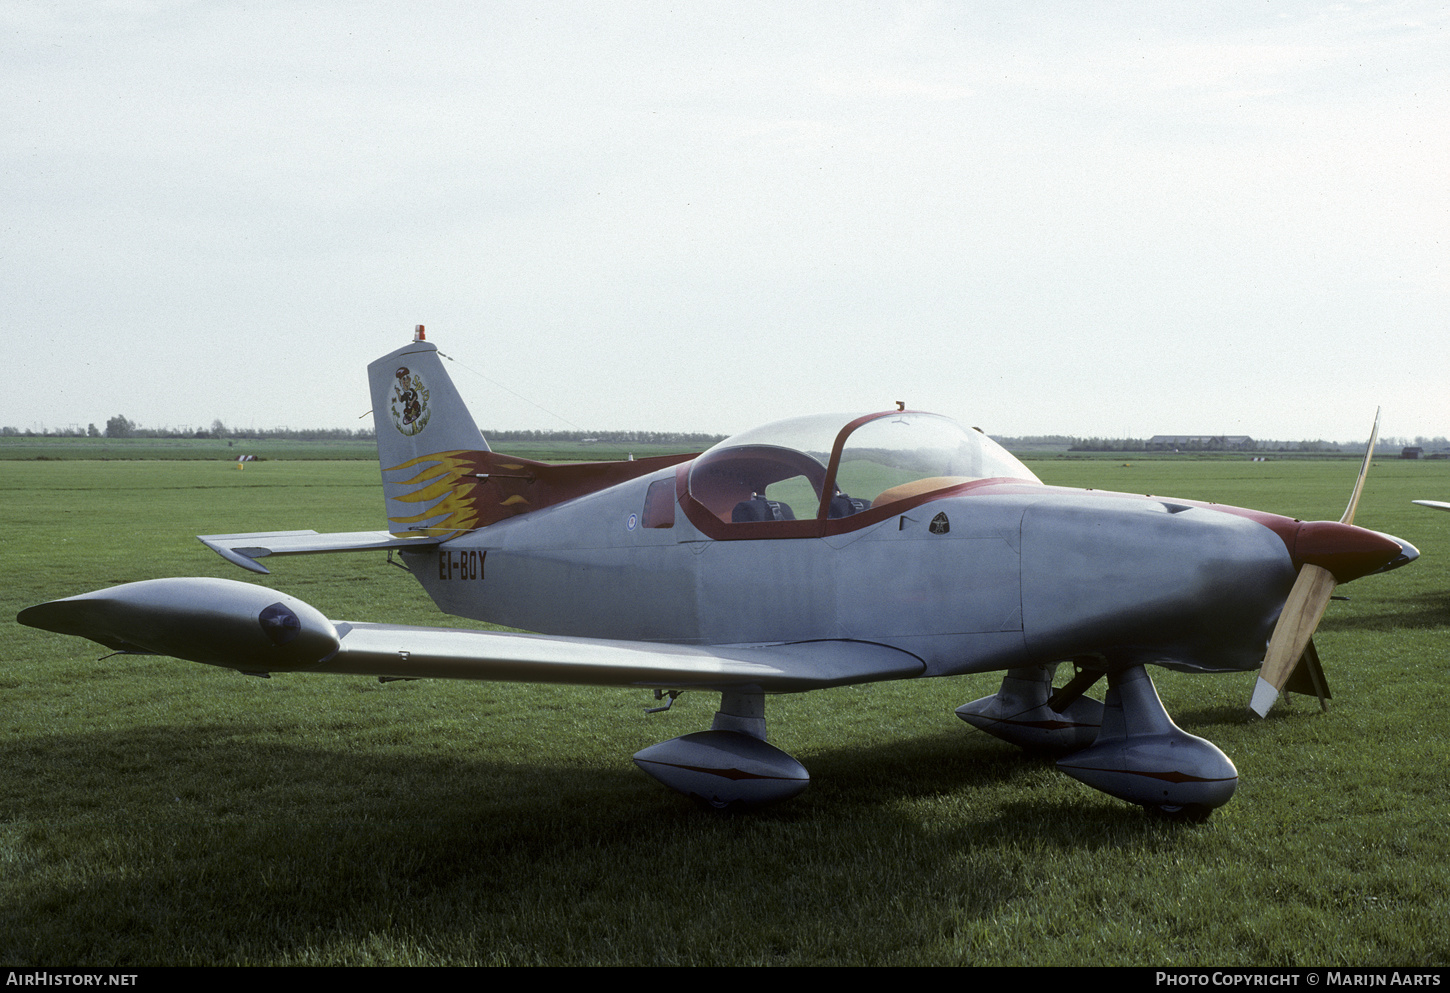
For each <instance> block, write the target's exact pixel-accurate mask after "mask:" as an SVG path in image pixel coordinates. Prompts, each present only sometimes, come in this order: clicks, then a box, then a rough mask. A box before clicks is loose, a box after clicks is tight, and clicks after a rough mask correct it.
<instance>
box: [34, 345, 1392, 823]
mask: <svg viewBox="0 0 1450 993" xmlns="http://www.w3.org/2000/svg"><path fill="white" fill-rule="evenodd" d="M368 376H369V381H370V384H371V390H372V408H373V415H374V419H375V423H376V427H377V441H378V454H379V458H380V460H381V470H382V480H383V490H384V497H385V501H386V517H387V530H385V531H376V532H362V533H347V534H318V533H317V532H315V531H282V532H268V533H260V534H231V535H205V536H202V537H201V541H202V542H204V543H205V544H206V545H207V546H208V547H209V548H212V549H214V550H215V551H216V552H218V553H219V554H221V555H222V556H223V557H224V558H226V559H228V560H229V561H231V562H233V563H235V564H237V565H239V566H241V567H243V568H245V569H249V570H252V571H253V572H259V573H265V572H267V571H268V570H267V569H266V568H265V567H264V566H263V565H262V564H261V563H260V561H259V560H261V559H263V558H266V557H268V556H274V555H290V554H303V553H324V552H345V551H356V550H365V549H388V550H390V551H389V554H390V555H391V554H392V552H393V551H397V552H398V553H399V554H400V555H401V558H402V561H403V563H405V564H406V566H407V568H408V569H409V570H410V571H411V572H412V573H413V575H414V576H415V577H416V578H417V580H418V582H419V583H420V584H422V586H423V588H424V590H426V591H427V592H428V594H429V595H430V596H431V597H432V598H433V600H434V602H435V603H436V604H437V605H438V606H439V607H440V608H442V609H443V610H444V611H446V612H447V613H450V614H456V615H459V616H462V617H468V618H473V619H476V620H480V621H491V622H495V623H498V624H502V625H507V626H511V627H515V628H522V629H525V630H528V631H537V632H542V633H540V634H511V633H503V632H496V631H466V630H453V629H439V628H428V627H409V626H399V625H384V624H368V623H360V622H353V621H333V620H329V619H328V618H327V617H325V616H323V615H322V613H320V612H319V611H318V610H316V609H315V608H313V607H311V606H310V605H308V604H306V603H304V602H303V601H301V600H298V599H296V598H295V597H291V596H287V595H285V594H281V593H278V592H276V591H274V590H271V589H268V588H265V587H261V586H257V585H253V584H249V583H241V582H234V581H232V580H226V579H215V578H178V579H153V580H147V581H143V582H136V583H128V584H126V585H123V586H116V587H112V588H110V589H105V590H100V591H97V592H93V593H86V594H83V595H80V596H73V597H69V598H66V599H63V600H54V601H51V602H49V603H43V604H40V605H38V606H34V607H30V608H28V609H26V610H23V611H21V613H20V615H19V618H18V619H19V620H20V621H21V622H22V623H25V624H28V625H31V626H34V627H38V628H44V629H47V630H50V631H56V632H60V633H63V634H71V635H79V636H81V637H85V638H89V639H91V640H93V641H96V642H99V643H100V644H102V645H104V646H106V647H107V648H110V649H113V650H115V651H119V652H132V653H143V654H157V655H170V656H174V657H176V658H180V659H187V660H190V661H194V662H203V663H206V664H209V665H215V666H223V667H227V668H232V669H236V670H239V671H241V672H244V673H249V674H254V675H265V674H269V673H273V672H317V673H351V674H363V675H370V676H377V677H379V678H381V679H384V680H387V679H405V678H447V679H484V680H519V681H526V682H559V683H582V684H597V685H620V686H637V687H642V688H647V689H653V690H654V691H655V697H656V698H657V699H662V698H663V694H665V693H668V694H669V697H670V701H671V702H673V700H674V698H675V696H676V695H677V694H678V693H679V692H681V691H685V690H708V691H712V692H718V693H719V694H720V701H721V702H720V708H719V711H718V712H717V713H716V714H715V717H714V720H713V722H712V724H711V727H710V729H709V730H702V731H698V732H695V733H693V734H686V735H684V736H682V737H678V738H674V739H671V740H669V741H665V742H662V743H660V744H657V745H654V746H651V747H649V748H646V749H644V750H642V751H640V752H639V753H637V754H636V755H635V756H634V760H635V762H636V764H638V765H639V767H640V768H641V769H643V770H644V771H645V772H647V773H649V774H650V775H651V776H654V777H655V778H656V779H658V780H659V781H660V782H662V783H663V784H665V785H666V786H669V787H671V788H673V789H675V790H678V791H679V792H681V793H684V794H686V795H690V796H695V797H698V798H699V799H701V800H703V801H705V802H706V803H708V804H711V805H715V806H721V807H724V806H752V805H756V804H763V803H769V802H774V801H779V800H784V799H787V798H789V797H792V796H795V795H796V794H798V793H799V792H800V791H801V790H803V789H804V788H805V787H806V785H807V784H808V782H809V778H810V777H809V775H808V773H807V772H806V770H805V768H804V767H802V766H801V764H800V763H799V762H797V761H796V760H795V759H794V758H792V757H791V756H789V755H787V754H786V753H785V752H783V751H780V750H779V749H777V748H775V747H774V746H773V745H770V744H768V743H767V741H766V722H765V698H766V696H767V695H770V694H775V693H794V692H800V691H804V690H813V689H822V688H826V687H832V686H843V685H847V684H851V683H864V682H871V681H875V680H886V679H916V678H921V677H925V676H952V675H960V674H966V673H980V672H988V671H1004V672H1005V675H1004V678H1003V680H1002V685H1001V688H1000V689H999V690H998V691H997V692H996V693H995V694H994V695H992V696H988V697H984V698H982V699H980V700H976V701H973V702H971V703H967V704H964V705H963V706H961V707H960V708H958V710H957V713H958V715H959V716H960V717H961V718H962V719H963V720H965V721H967V722H968V723H970V724H972V725H974V726H976V727H978V728H982V729H984V730H986V731H988V732H990V733H992V734H994V735H996V736H998V737H1000V738H1002V739H1004V740H1006V741H1008V742H1011V743H1013V744H1015V745H1018V746H1021V747H1024V748H1031V749H1044V750H1052V751H1057V752H1061V753H1065V754H1064V755H1063V756H1062V757H1061V758H1060V759H1059V760H1058V766H1059V767H1060V768H1061V769H1062V770H1063V771H1064V772H1066V773H1067V774H1068V775H1070V776H1073V777H1074V778H1076V779H1078V780H1081V781H1082V782H1084V783H1086V784H1087V785H1089V786H1092V787H1095V788H1096V789H1099V790H1102V791H1104V792H1106V793H1109V794H1111V795H1113V796H1115V797H1119V798H1121V799H1123V800H1126V801H1128V802H1130V803H1134V804H1140V805H1142V806H1144V807H1147V808H1149V809H1153V810H1157V811H1160V812H1162V813H1164V814H1166V815H1168V816H1170V817H1175V818H1181V819H1188V820H1199V819H1202V818H1204V817H1207V816H1208V814H1209V812H1210V811H1212V810H1213V809H1214V808H1215V807H1218V806H1220V805H1221V804H1223V803H1226V802H1227V801H1228V800H1229V798H1230V797H1231V796H1232V795H1233V792H1234V790H1235V788H1236V787H1237V784H1238V773H1237V770H1236V769H1235V768H1234V765H1233V763H1232V762H1231V761H1230V760H1229V759H1228V757H1227V756H1226V755H1224V753H1223V752H1221V751H1220V750H1219V749H1218V748H1217V747H1216V746H1214V745H1213V744H1212V743H1210V742H1208V741H1206V740H1204V739H1202V738H1199V737H1196V736H1194V735H1190V734H1188V733H1186V732H1184V731H1182V730H1180V729H1179V728H1178V727H1177V726H1176V725H1175V724H1174V723H1173V721H1172V720H1171V719H1170V718H1169V716H1168V714H1167V713H1166V711H1165V710H1164V708H1163V705H1162V703H1161V701H1160V700H1159V698H1158V694H1157V692H1156V691H1155V690H1154V687H1153V683H1152V681H1151V679H1150V678H1149V676H1148V672H1147V669H1146V667H1147V666H1149V665H1159V666H1164V667H1167V668H1171V669H1178V670H1186V671H1192V672H1227V671H1252V670H1254V669H1258V668H1260V666H1261V664H1262V670H1261V677H1260V679H1259V681H1258V686H1257V688H1256V689H1255V692H1254V696H1253V702H1252V706H1253V709H1254V710H1255V711H1256V712H1257V713H1259V714H1260V715H1261V716H1262V715H1264V714H1267V712H1268V708H1269V707H1270V706H1271V705H1272V703H1273V701H1274V699H1275V698H1276V697H1277V695H1278V693H1279V692H1280V691H1281V690H1283V689H1284V688H1285V686H1286V685H1288V686H1289V688H1290V689H1294V690H1296V691H1298V690H1300V689H1303V691H1304V692H1318V693H1319V694H1320V696H1321V699H1322V698H1323V697H1324V696H1325V695H1326V694H1327V690H1325V689H1324V683H1323V673H1322V671H1321V669H1320V666H1319V662H1318V656H1317V654H1316V652H1315V650H1314V645H1313V642H1312V640H1311V635H1312V634H1313V632H1314V628H1315V627H1316V626H1317V624H1318V622H1319V619H1320V617H1321V615H1322V614H1323V611H1324V608H1325V605H1326V604H1327V603H1328V601H1329V598H1330V594H1331V592H1332V591H1333V589H1334V586H1335V584H1337V583H1344V582H1348V581H1350V580H1353V579H1358V578H1360V577H1362V576H1367V575H1370V574H1373V573H1378V572H1385V571H1387V570H1389V569H1394V568H1397V567H1398V566H1401V565H1404V564H1405V563H1407V562H1410V561H1412V560H1414V559H1415V557H1416V556H1417V555H1418V554H1419V553H1418V552H1417V551H1416V550H1415V548H1414V547H1413V546H1411V545H1410V544H1408V543H1406V542H1403V541H1400V540H1399V539H1397V538H1392V537H1390V536H1388V535H1384V534H1380V533H1377V532H1374V531H1369V530H1366V529H1364V528H1360V527H1357V526H1354V525H1353V524H1352V520H1353V517H1354V511H1355V507H1356V505H1357V503H1358V500H1359V494H1360V491H1361V488H1362V486H1363V483H1364V476H1365V472H1366V471H1367V469H1368V467H1369V455H1368V454H1366V457H1365V462H1364V464H1363V466H1362V467H1361V469H1360V475H1359V478H1358V480H1357V482H1356V483H1355V486H1354V490H1353V495H1352V496H1351V499H1350V504H1349V508H1348V510H1347V511H1346V512H1345V514H1344V516H1343V518H1342V519H1341V520H1340V521H1299V520H1293V519H1290V518H1287V517H1281V516H1278V515H1275V514H1269V513H1263V512H1260V511H1255V510H1245V509H1241V508H1238V507H1228V506H1220V505H1214V504H1207V503H1200V502H1194V501H1191V500H1179V499H1169V498H1163V497H1156V496H1143V495H1137V494H1124V493H1111V492H1104V491H1095V490H1080V489H1069V488H1063V487H1056V486H1047V485H1044V484H1043V483H1042V482H1041V481H1040V480H1039V479H1038V478H1037V477H1036V476H1035V475H1034V474H1033V473H1032V472H1031V471H1030V470H1029V469H1027V467H1026V466H1024V465H1023V464H1022V463H1021V462H1019V461H1018V460H1017V459H1016V458H1014V457H1013V456H1012V455H1010V454H1009V453H1008V452H1007V451H1005V450H1004V449H1002V448H1001V447H1000V446H998V445H997V444H996V443H995V442H993V441H991V439H989V438H988V437H987V436H986V435H985V434H983V433H981V432H980V431H979V430H976V429H972V430H967V429H964V428H962V427H960V426H959V425H957V424H956V423H955V422H953V421H951V420H949V419H947V418H945V417H940V416H937V415H934V414H928V413H922V412H918V411H909V410H893V411H887V412H883V413H870V414H860V415H856V414H847V415H823V416H815V417H803V418H797V419H793V420H787V421H782V422H779V423H775V424H770V425H768V426H766V427H761V428H757V429H755V430H751V431H747V432H745V433H744V434H740V435H736V436H734V437H732V438H729V439H727V440H725V441H723V442H721V443H720V444H718V445H716V446H714V447H713V448H711V449H709V450H708V451H706V452H704V453H702V454H691V455H678V456H663V457H658V458H642V459H639V460H631V461H624V462H598V463H585V464H549V463H542V462H535V461H530V460H527V459H522V458H515V457H512V456H509V455H503V454H500V453H497V452H494V451H492V450H491V449H490V448H489V447H488V444H487V443H486V441H485V440H484V439H483V436H482V435H481V434H480V432H479V430H478V428H477V427H476V426H475V424H474V421H473V418H472V416H471V415H470V414H469V412H468V410H467V408H466V407H465V405H464V403H463V400H462V399H461V397H460V396H459V394H458V392H457V390H456V389H455V387H454V385H453V383H452V381H451V380H450V379H449V376H448V374H447V372H446V371H445V370H444V367H443V364H442V362H440V360H439V355H438V352H437V349H436V348H435V346H434V345H433V344H431V343H429V342H428V341H426V340H425V339H424V334H423V329H422V327H421V326H420V327H419V328H418V331H417V333H416V336H415V338H414V340H413V341H412V342H411V343H410V344H408V345H406V346H405V347H403V348H400V349H398V350H397V351H394V352H392V353H391V354H389V355H386V356H384V357H383V358H380V359H378V360H377V361H376V362H373V363H372V364H371V365H370V366H369V367H368ZM1377 426H1378V418H1376V427H1377ZM1373 449H1374V439H1373V437H1372V438H1371V439H1370V452H1373ZM1266 645H1267V652H1266ZM1062 662H1071V663H1072V664H1073V666H1074V668H1075V671H1076V675H1075V676H1074V677H1073V678H1072V679H1071V680H1070V681H1068V682H1067V683H1066V685H1065V686H1063V687H1062V688H1060V689H1056V690H1054V688H1053V675H1054V672H1055V670H1056V668H1057V666H1058V665H1059V663H1062ZM1291 674H1296V679H1297V680H1303V682H1302V683H1300V682H1295V683H1291V682H1290V676H1291ZM1104 677H1106V679H1107V692H1106V695H1105V699H1104V701H1103V702H1101V703H1099V702H1098V701H1096V700H1093V699H1091V698H1089V697H1087V696H1085V695H1084V693H1085V691H1086V690H1087V689H1088V688H1089V687H1090V686H1091V685H1092V684H1093V683H1095V682H1096V681H1097V680H1099V679H1102V678H1104Z"/></svg>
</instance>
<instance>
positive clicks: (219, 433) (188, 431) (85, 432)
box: [0, 414, 374, 441]
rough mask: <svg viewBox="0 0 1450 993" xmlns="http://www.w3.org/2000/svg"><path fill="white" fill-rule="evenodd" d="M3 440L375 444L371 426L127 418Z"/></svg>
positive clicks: (18, 433) (28, 431)
mask: <svg viewBox="0 0 1450 993" xmlns="http://www.w3.org/2000/svg"><path fill="white" fill-rule="evenodd" d="M0 436H3V437H7V438H225V439H236V440H238V441H261V440H264V439H283V440H287V441H351V440H362V441H371V440H372V438H373V437H374V433H373V429H372V427H371V426H368V427H363V428H288V427H280V428H229V427H227V426H226V425H225V424H223V423H222V422H221V421H219V420H218V421H212V422H211V427H210V428H200V427H196V428H194V427H160V428H148V427H143V426H141V425H140V424H137V423H136V422H135V421H133V420H131V419H130V418H129V417H126V416H125V415H123V414H117V415H116V416H115V417H112V418H109V419H108V420H107V421H106V426H105V427H104V428H98V427H96V426H95V425H94V424H87V425H86V426H85V427H84V428H81V427H78V426H76V425H73V424H72V425H67V426H66V427H63V428H40V429H38V430H37V429H35V428H25V429H21V428H16V427H10V426H8V425H7V426H5V427H0Z"/></svg>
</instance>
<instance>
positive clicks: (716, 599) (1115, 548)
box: [405, 468, 1295, 675]
mask: <svg viewBox="0 0 1450 993" xmlns="http://www.w3.org/2000/svg"><path fill="white" fill-rule="evenodd" d="M676 472H677V470H676V469H673V468H671V469H665V470H660V471H658V472H656V473H654V474H652V475H650V476H646V477H642V478H640V479H636V480H630V481H628V482H625V483H622V484H619V485H617V486H613V487H610V488H609V489H606V490H603V491H600V492H597V493H592V494H588V495H586V496H583V497H579V498H577V499H575V500H571V501H569V502H568V503H564V504H561V505H558V506H554V507H546V508H543V509H541V510H538V511H534V512H532V513H529V514H527V515H524V516H520V517H514V518H510V519H507V520H503V521H500V522H498V523H496V524H493V525H491V526H490V527H488V528H487V529H485V530H483V531H479V532H476V533H474V534H471V535H465V536H463V537H459V538H455V539H453V540H451V541H448V542H446V543H445V544H443V545H441V546H439V547H438V548H436V549H427V550H420V551H416V552H412V551H410V552H406V553H405V559H406V561H407V562H408V564H409V568H410V569H411V570H412V571H413V573H414V574H415V575H416V576H417V578H418V580H419V582H420V583H421V584H422V585H423V587H424V588H425V589H426V590H427V592H428V593H429V595H430V596H431V597H432V598H433V599H434V601H435V602H436V603H437V604H438V606H439V607H440V608H441V609H443V610H444V611H446V612H448V613H451V614H456V615H459V616H462V617H468V618H472V619H475V620H481V621H489V622H492V623H497V624H505V625H508V626H511V627H517V628H522V629H524V630H529V631H539V632H542V633H547V634H557V635H571V636H587V637H594V638H616V639H628V640H638V641H662V642H674V643H683V644H727V643H728V644H746V643H751V642H782V641H786V642H793V641H811V640H827V639H844V640H865V641H871V642H875V643H879V644H886V645H890V646H892V647H895V648H899V649H902V650H904V651H907V652H910V653H912V654H914V655H917V656H918V657H920V658H921V659H922V660H923V661H924V662H925V663H926V667H927V668H926V672H925V673H924V674H925V675H952V674H957V673H969V672H980V671H988V670H995V669H1001V668H1004V667H1008V666H1018V665H1029V664H1034V663H1046V662H1052V661H1057V660H1061V659H1066V658H1073V657H1079V656H1095V657H1097V658H1098V659H1100V660H1101V663H1105V664H1106V665H1107V666H1109V667H1117V666H1129V665H1138V664H1143V663H1157V664H1168V665H1172V666H1181V667H1185V668H1194V669H1199V670H1247V669H1253V668H1256V667H1257V666H1258V665H1259V663H1260V661H1261V660H1262V659H1263V652H1264V645H1265V642H1266V641H1267V639H1268V637H1269V633H1270V631H1271V630H1272V628H1273V625H1274V621H1275V619H1276V618H1277V616H1278V613H1279V610H1280V608H1281V607H1282V605H1283V603H1284V597H1285V595H1286V594H1287V593H1288V590H1289V588H1290V586H1291V585H1292V584H1293V582H1294V575H1295V564H1294V562H1293V560H1292V558H1291V556H1290V554H1289V552H1288V549H1287V548H1286V545H1285V542H1284V541H1283V540H1282V539H1281V538H1280V537H1279V535H1278V534H1276V533H1275V532H1274V531H1272V530H1270V529H1269V528H1268V527H1266V526H1264V525H1263V524H1260V523H1258V522H1257V521H1255V520H1251V519H1248V518H1246V517H1243V516H1239V515H1237V514H1234V513H1227V512H1223V511H1220V510H1218V509H1214V508H1211V507H1206V506H1198V505H1190V504H1187V503H1183V502H1179V501H1172V500H1162V499H1157V498H1143V497H1134V496H1130V495H1126V494H1114V493H1103V492H1097V491H1083V490H1066V489H1060V488H1055V487H1047V486H1026V485H1021V486H1008V487H1003V489H1006V490H1008V492H1005V493H1000V494H999V493H992V492H983V491H973V492H972V493H969V494H967V495H961V496H948V497H944V498H942V499H938V500H932V501H929V502H927V503H923V504H920V505H918V506H915V507H913V508H911V509H910V510H908V511H906V512H904V513H903V514H900V515H896V516H892V517H889V518H887V519H885V520H882V521H879V522H877V523H875V524H871V525H869V526H867V527H864V528H862V529H861V530H858V531H852V532H850V533H847V534H840V535H833V536H825V537H801V538H788V539H782V538H769V539H759V540H750V539H745V540H735V541H718V540H713V539H711V538H710V537H708V536H707V535H705V534H703V533H702V532H701V531H700V529H699V528H697V527H696V526H695V525H694V524H693V523H692V522H691V521H690V520H689V518H688V517H687V516H686V515H684V514H677V515H675V519H674V522H673V525H672V526H671V527H668V528H646V527H643V526H642V524H641V520H642V518H641V508H642V506H643V501H644V498H645V494H646V492H647V491H648V489H649V486H650V484H651V483H652V482H655V481H657V480H660V479H670V478H673V476H674V475H675V473H676ZM988 489H990V488H988ZM943 516H944V519H945V521H946V523H947V527H946V529H942V528H941V527H940V526H938V527H937V528H936V529H935V530H933V528H932V522H933V521H938V520H941V519H943Z"/></svg>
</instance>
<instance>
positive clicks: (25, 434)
mask: <svg viewBox="0 0 1450 993" xmlns="http://www.w3.org/2000/svg"><path fill="white" fill-rule="evenodd" d="M483 434H484V436H485V437H486V438H488V439H489V440H491V441H495V440H496V441H500V442H506V443H507V442H514V443H517V442H525V443H528V442H551V441H561V442H572V443H575V444H588V443H590V442H599V443H600V444H610V445H619V444H624V445H643V444H656V445H675V446H679V447H680V448H681V449H682V450H683V449H690V450H703V449H706V448H709V447H710V446H711V445H713V444H715V443H716V442H719V441H723V440H724V439H725V437H726V436H725V435H723V434H708V433H705V432H701V431H579V430H576V431H500V430H488V431H484V432H483ZM0 436H3V437H19V438H87V437H89V438H217V439H232V440H238V441H248V440H251V441H261V440H286V441H371V440H372V439H373V438H374V437H375V436H376V435H375V433H374V431H373V428H372V425H368V426H367V427H357V428H289V427H277V428H251V427H247V428H234V427H228V426H227V425H225V424H223V423H222V422H221V421H220V420H215V421H212V422H211V426H210V427H206V428H202V427H160V428H149V427H143V426H142V425H140V424H137V423H136V422H135V421H133V420H131V419H130V418H129V417H126V416H124V415H122V414H117V415H116V416H115V417H111V418H108V419H107V421H106V425H105V427H104V428H98V427H97V426H96V425H95V424H88V425H86V426H85V427H84V428H81V427H79V426H77V425H73V424H72V425H67V426H65V427H62V428H40V429H35V428H26V429H22V428H16V427H10V426H4V427H0ZM992 437H993V440H994V441H996V442H997V443H998V444H1000V445H1002V446H1003V447H1004V448H1008V449H1011V450H1013V451H1024V450H1031V449H1057V450H1067V451H1073V452H1142V451H1146V450H1147V449H1148V440H1147V439H1144V438H1099V437H1093V438H1080V437H1076V436H1074V435H1065V434H1041V435H1022V436H1020V437H1007V436H1000V435H993V436H992ZM1363 444H1364V443H1363V442H1357V441H1347V442H1337V441H1324V440H1323V439H1317V440H1313V441H1311V440H1307V439H1306V440H1303V441H1253V442H1251V443H1249V444H1248V445H1246V446H1244V447H1243V448H1242V449H1235V450H1242V451H1254V452H1301V453H1334V452H1356V451H1363ZM1411 445H1414V446H1416V447H1418V448H1421V449H1424V451H1425V452H1426V453H1430V452H1450V439H1447V438H1446V437H1445V436H1444V435H1437V436H1435V437H1433V438H1429V437H1426V436H1424V435H1417V436H1416V437H1415V438H1414V439H1413V440H1411V439H1408V438H1392V437H1386V438H1381V439H1379V443H1378V444H1377V445H1375V452H1376V453H1377V454H1381V455H1398V454H1399V453H1400V449H1402V448H1406V447H1409V446H1411ZM1178 447H1179V448H1180V449H1181V450H1184V451H1198V450H1202V451H1214V450H1216V449H1214V448H1213V447H1212V445H1211V444H1209V443H1205V444H1203V445H1198V446H1195V445H1194V444H1191V443H1188V444H1184V445H1180V446H1178Z"/></svg>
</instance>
